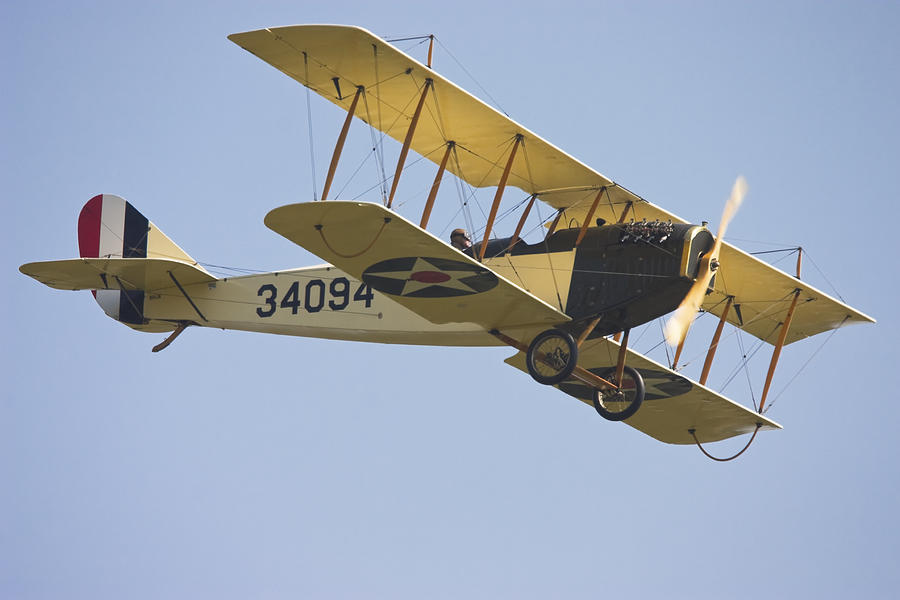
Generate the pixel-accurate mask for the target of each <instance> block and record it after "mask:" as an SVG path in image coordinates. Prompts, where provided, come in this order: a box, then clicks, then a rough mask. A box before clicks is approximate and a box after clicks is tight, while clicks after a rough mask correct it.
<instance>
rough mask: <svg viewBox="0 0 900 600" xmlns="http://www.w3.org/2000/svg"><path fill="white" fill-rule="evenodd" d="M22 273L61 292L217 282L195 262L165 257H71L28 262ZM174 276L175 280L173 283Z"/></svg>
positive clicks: (161, 287)
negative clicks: (196, 265) (176, 283)
mask: <svg viewBox="0 0 900 600" xmlns="http://www.w3.org/2000/svg"><path fill="white" fill-rule="evenodd" d="M19 271H21V272H22V273H24V274H25V275H28V276H29V277H33V278H34V279H36V280H38V281H40V282H41V283H43V284H44V285H48V286H50V287H52V288H56V289H58V290H119V289H124V290H144V291H145V292H149V291H156V290H164V289H168V288H174V287H176V285H175V280H177V281H178V283H179V284H180V285H182V286H188V285H191V284H194V283H203V282H207V283H208V282H213V281H216V278H215V277H213V276H212V275H210V274H209V273H207V272H206V271H203V270H202V269H199V268H197V267H195V266H194V265H192V264H191V263H188V262H185V261H181V260H172V259H165V258H71V259H67V260H49V261H43V262H33V263H27V264H24V265H22V266H21V267H19ZM173 277H174V278H175V279H174V280H173Z"/></svg>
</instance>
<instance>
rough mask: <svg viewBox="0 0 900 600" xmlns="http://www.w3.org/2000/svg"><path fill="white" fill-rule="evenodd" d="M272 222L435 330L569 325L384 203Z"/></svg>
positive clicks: (288, 213)
mask: <svg viewBox="0 0 900 600" xmlns="http://www.w3.org/2000/svg"><path fill="white" fill-rule="evenodd" d="M265 223H266V225H267V226H268V227H269V228H270V229H272V230H273V231H275V232H277V233H279V234H281V235H283V236H284V237H286V238H287V239H289V240H291V241H292V242H294V243H295V244H297V245H299V246H302V247H303V248H305V249H307V250H309V251H310V252H312V253H313V254H315V255H317V256H319V257H321V258H322V259H324V260H327V261H328V262H329V263H331V264H333V265H335V266H337V267H338V268H340V269H341V270H343V271H346V272H347V273H349V274H350V275H352V276H353V277H356V278H358V279H360V280H361V281H363V282H365V283H366V284H368V285H369V286H370V287H372V288H373V289H375V290H376V291H378V292H381V293H382V294H385V295H386V296H387V297H389V298H390V299H392V300H394V301H396V302H398V303H400V304H401V305H403V306H405V307H406V308H409V309H410V310H412V311H414V312H415V313H417V314H419V315H421V316H423V317H425V318H426V319H428V320H429V321H431V322H432V323H477V324H478V325H480V326H482V327H484V328H485V330H488V331H490V330H491V329H495V328H496V329H508V328H519V329H521V328H526V327H533V326H541V328H546V327H550V326H552V325H554V324H559V323H564V322H566V321H569V320H570V319H569V317H568V316H566V314H565V313H563V312H561V311H560V310H558V309H556V308H554V307H553V306H551V305H549V304H547V303H546V302H544V301H543V300H541V299H539V298H537V297H536V296H533V295H532V294H530V293H528V292H526V291H525V290H523V289H522V288H520V287H518V286H516V285H515V284H513V283H511V282H509V281H507V280H506V279H505V278H503V277H501V276H499V275H497V274H496V273H494V272H493V271H491V270H490V269H489V268H487V267H486V266H484V265H483V264H481V263H479V262H478V261H476V260H473V259H472V258H471V257H470V256H468V255H466V254H464V253H462V252H460V251H458V250H456V249H455V248H453V247H451V246H449V245H447V244H445V243H444V242H442V241H441V240H439V239H438V238H436V237H434V236H433V235H431V234H430V233H428V232H427V231H425V230H424V229H421V228H420V227H418V226H416V225H415V224H413V223H410V222H409V221H407V220H406V219H404V218H403V217H401V216H400V215H398V214H396V213H394V212H392V211H391V210H388V209H387V208H385V207H383V206H381V205H380V204H372V203H367V202H344V201H336V200H335V201H327V202H306V203H301V204H290V205H287V206H281V207H279V208H276V209H274V210H272V211H271V212H269V214H267V215H266V219H265Z"/></svg>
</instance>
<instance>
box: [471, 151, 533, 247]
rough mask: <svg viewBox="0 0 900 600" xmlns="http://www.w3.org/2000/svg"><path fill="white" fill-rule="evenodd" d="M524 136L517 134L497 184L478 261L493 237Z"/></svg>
mask: <svg viewBox="0 0 900 600" xmlns="http://www.w3.org/2000/svg"><path fill="white" fill-rule="evenodd" d="M523 137H524V136H523V135H522V134H521V133H517V134H516V141H515V142H513V147H512V150H510V152H509V160H507V161H506V168H505V169H503V175H501V176H500V183H498V184H497V193H496V194H494V203H493V204H492V205H491V213H490V214H489V215H488V220H487V225H486V226H485V228H484V241H483V242H481V252H479V254H478V260H484V253H485V252H487V244H488V239H489V238H490V237H491V228H492V227H493V226H494V219H496V218H497V209H499V208H500V199H501V198H503V191H504V190H505V189H506V181H507V180H508V179H509V172H510V171H511V170H512V166H513V161H514V160H515V158H516V150H518V149H519V144H520V143H522V138H523Z"/></svg>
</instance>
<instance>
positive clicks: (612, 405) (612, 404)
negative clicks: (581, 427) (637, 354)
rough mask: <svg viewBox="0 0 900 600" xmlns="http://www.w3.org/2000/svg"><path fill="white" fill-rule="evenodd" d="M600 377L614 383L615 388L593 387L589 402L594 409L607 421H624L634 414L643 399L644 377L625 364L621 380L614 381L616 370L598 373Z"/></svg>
mask: <svg viewBox="0 0 900 600" xmlns="http://www.w3.org/2000/svg"><path fill="white" fill-rule="evenodd" d="M600 377H602V378H604V379H606V380H608V381H609V382H610V383H615V384H616V385H617V386H618V387H617V388H615V389H612V388H605V389H598V388H594V393H593V395H592V396H591V402H592V404H593V405H594V410H596V411H597V413H598V414H599V415H600V416H601V417H603V418H604V419H607V420H609V421H624V420H625V419H627V418H628V417H630V416H632V415H634V413H636V412H637V411H638V409H639V408H640V407H641V403H642V402H643V401H644V378H643V377H641V374H640V373H638V372H637V371H636V370H635V369H633V368H632V367H629V366H625V367H624V369H623V371H622V381H621V382H617V381H616V370H615V369H609V370H608V371H606V372H603V373H600Z"/></svg>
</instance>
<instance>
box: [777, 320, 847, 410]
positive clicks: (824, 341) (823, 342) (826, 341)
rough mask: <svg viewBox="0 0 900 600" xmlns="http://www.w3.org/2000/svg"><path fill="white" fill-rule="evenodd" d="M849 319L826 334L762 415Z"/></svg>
mask: <svg viewBox="0 0 900 600" xmlns="http://www.w3.org/2000/svg"><path fill="white" fill-rule="evenodd" d="M849 319H850V316H849V315H848V316H846V317H844V320H843V321H841V324H840V325H838V326H837V327H835V328H834V329H832V330H831V331H830V332H829V333H828V337H826V338H825V339H824V340H823V341H822V343H821V344H819V347H818V348H816V350H815V351H814V352H813V353H812V355H811V356H810V357H809V358H807V359H806V362H804V363H803V364H802V365H801V366H800V368H799V369H797V372H796V373H794V375H793V376H792V377H791V378H790V379H789V380H788V382H787V383H786V384H785V385H784V388H783V389H782V390H781V391H780V392H778V395H777V396H775V398H774V399H773V400H772V401H771V402H769V405H768V406H767V407H766V409H765V410H764V411H763V414H766V413H767V412H769V410H770V409H771V408H772V405H773V404H775V402H777V401H778V399H779V398H781V396H782V395H783V394H784V393H785V392H786V391H787V389H788V387H790V385H791V384H792V383H794V380H795V379H797V377H798V376H799V375H800V373H802V372H803V371H804V370H805V369H806V367H808V366H809V363H811V362H812V359H814V358H815V357H816V355H817V354H819V352H821V351H822V349H823V348H824V347H825V344H827V343H828V342H829V341H831V338H832V337H834V334H835V333H837V330H838V329H840V328H841V327H843V326H844V325H846V324H847V321H848V320H849Z"/></svg>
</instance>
